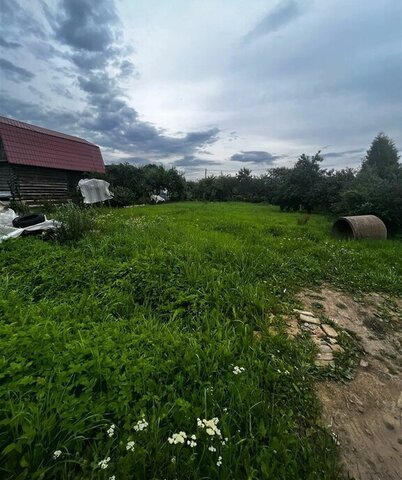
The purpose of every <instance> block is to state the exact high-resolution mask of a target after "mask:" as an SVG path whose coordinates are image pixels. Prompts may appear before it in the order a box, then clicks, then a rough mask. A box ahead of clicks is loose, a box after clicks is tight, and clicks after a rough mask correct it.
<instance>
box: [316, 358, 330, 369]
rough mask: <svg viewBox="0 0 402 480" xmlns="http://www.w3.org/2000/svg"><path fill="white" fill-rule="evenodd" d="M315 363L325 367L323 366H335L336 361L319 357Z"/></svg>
mask: <svg viewBox="0 0 402 480" xmlns="http://www.w3.org/2000/svg"><path fill="white" fill-rule="evenodd" d="M314 363H315V364H316V365H317V367H323V368H325V367H333V366H334V362H332V361H328V360H323V359H322V358H317V360H316V361H315V362H314Z"/></svg>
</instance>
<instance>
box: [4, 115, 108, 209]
mask: <svg viewBox="0 0 402 480" xmlns="http://www.w3.org/2000/svg"><path fill="white" fill-rule="evenodd" d="M104 171H105V165H104V163H103V159H102V154H101V151H100V149H99V147H98V146H97V145H95V144H93V143H90V142H87V141H86V140H83V139H82V138H78V137H73V136H71V135H65V134H64V133H59V132H55V131H53V130H48V129H46V128H42V127H37V126H35V125H31V124H28V123H23V122H19V121H17V120H12V119H10V118H5V117H0V200H1V199H14V200H18V201H22V202H24V203H27V204H29V205H40V204H42V203H43V202H47V201H51V202H57V203H61V202H65V201H67V200H69V199H72V198H73V197H74V196H76V195H77V184H78V181H79V180H80V178H83V176H84V175H86V174H88V173H93V172H97V173H103V172H104Z"/></svg>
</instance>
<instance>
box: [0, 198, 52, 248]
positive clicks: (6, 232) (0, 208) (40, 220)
mask: <svg viewBox="0 0 402 480" xmlns="http://www.w3.org/2000/svg"><path fill="white" fill-rule="evenodd" d="M59 225H60V223H59V222H57V221H56V220H48V219H47V218H46V216H45V215H43V214H41V213H34V214H29V215H23V216H21V217H19V216H18V215H17V214H16V213H15V212H14V210H13V209H12V208H8V207H7V206H6V205H5V204H3V203H1V202H0V243H1V242H2V241H3V240H8V239H10V238H17V237H19V236H20V235H29V234H37V233H42V232H47V231H54V230H56V229H57V227H58V226H59Z"/></svg>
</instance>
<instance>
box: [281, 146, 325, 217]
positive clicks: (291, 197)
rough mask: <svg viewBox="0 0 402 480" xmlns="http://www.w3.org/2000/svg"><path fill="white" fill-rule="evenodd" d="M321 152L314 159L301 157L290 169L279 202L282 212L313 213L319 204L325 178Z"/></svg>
mask: <svg viewBox="0 0 402 480" xmlns="http://www.w3.org/2000/svg"><path fill="white" fill-rule="evenodd" d="M322 160H323V158H322V157H321V155H320V152H317V153H316V154H315V155H314V156H313V157H309V156H308V155H305V154H304V153H303V155H301V156H300V158H299V160H298V161H297V162H296V164H295V166H294V167H293V168H292V169H289V170H288V172H287V174H286V176H285V178H284V181H283V182H282V184H281V188H280V189H279V191H278V197H277V202H278V204H279V206H280V207H281V209H282V210H293V211H296V210H300V209H303V210H307V212H309V213H310V212H311V211H312V210H313V209H314V208H315V207H316V206H317V204H318V203H319V202H318V199H319V185H320V183H321V179H322V176H323V170H320V162H322Z"/></svg>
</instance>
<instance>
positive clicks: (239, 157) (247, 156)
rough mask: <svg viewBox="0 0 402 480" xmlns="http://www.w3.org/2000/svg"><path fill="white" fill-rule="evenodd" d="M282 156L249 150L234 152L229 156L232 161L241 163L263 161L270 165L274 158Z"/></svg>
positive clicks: (281, 156)
mask: <svg viewBox="0 0 402 480" xmlns="http://www.w3.org/2000/svg"><path fill="white" fill-rule="evenodd" d="M279 158H283V155H272V154H271V153H269V152H263V151H258V150H251V151H247V152H240V153H235V154H234V155H232V156H231V157H230V160H232V161H234V162H243V163H264V164H268V165H271V164H272V163H273V162H274V161H275V160H277V159H279Z"/></svg>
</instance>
